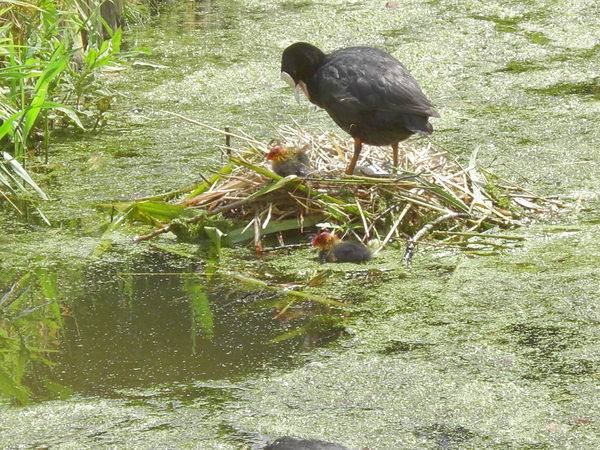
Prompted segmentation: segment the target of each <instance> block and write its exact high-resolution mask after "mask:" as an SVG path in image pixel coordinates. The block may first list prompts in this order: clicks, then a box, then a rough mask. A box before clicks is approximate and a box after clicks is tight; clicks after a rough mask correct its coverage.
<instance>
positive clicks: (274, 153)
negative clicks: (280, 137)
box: [267, 145, 283, 161]
mask: <svg viewBox="0 0 600 450" xmlns="http://www.w3.org/2000/svg"><path fill="white" fill-rule="evenodd" d="M282 153H283V148H282V147H281V145H276V146H275V147H273V148H272V149H271V150H270V151H269V153H267V159H268V160H269V161H271V160H273V159H275V160H276V159H277V158H278V157H280V156H282Z"/></svg>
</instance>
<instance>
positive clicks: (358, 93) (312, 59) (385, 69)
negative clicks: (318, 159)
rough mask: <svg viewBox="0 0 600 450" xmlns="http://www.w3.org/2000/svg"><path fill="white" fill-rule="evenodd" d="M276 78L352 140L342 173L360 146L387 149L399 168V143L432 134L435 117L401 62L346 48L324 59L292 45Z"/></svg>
mask: <svg viewBox="0 0 600 450" xmlns="http://www.w3.org/2000/svg"><path fill="white" fill-rule="evenodd" d="M281 78H282V79H283V80H284V81H286V82H287V83H288V84H289V85H290V87H293V88H294V95H295V96H296V100H298V89H302V90H303V91H304V93H305V94H306V96H307V97H308V99H309V100H310V101H311V102H312V103H314V104H315V105H317V106H320V107H321V108H324V109H325V110H326V111H327V112H328V113H329V115H330V116H331V118H332V119H333V120H334V121H335V123H337V124H338V125H339V126H340V127H341V128H342V129H343V130H344V131H346V132H347V133H348V134H350V136H352V137H353V138H354V155H353V156H352V160H351V161H350V164H349V165H348V168H347V169H346V173H347V174H352V173H353V172H354V167H355V166H356V161H357V160H358V156H359V155H360V151H361V148H362V144H363V143H365V144H370V145H391V146H392V149H393V150H394V166H397V165H398V143H399V142H400V141H403V140H405V139H407V138H408V137H409V136H410V135H411V134H413V133H420V134H426V135H428V134H431V133H432V132H433V127H432V126H431V124H430V123H429V118H430V117H439V114H438V113H437V112H436V110H435V109H433V106H432V105H431V102H430V101H429V100H428V99H427V97H425V94H423V91H421V88H420V87H419V84H418V83H417V81H416V80H415V79H414V78H413V76H412V75H411V74H410V72H409V71H408V69H407V68H406V67H404V66H403V65H402V63H401V62H400V61H398V60H397V59H395V58H394V57H392V56H390V55H388V54H387V53H385V52H384V51H381V50H378V49H376V48H371V47H350V48H345V49H343V50H338V51H336V52H333V53H331V54H330V55H326V54H325V53H323V52H322V51H321V50H319V49H318V48H317V47H315V46H314V45H311V44H307V43H305V42H297V43H295V44H292V45H290V46H289V47H288V48H286V49H285V50H284V51H283V56H282V58H281Z"/></svg>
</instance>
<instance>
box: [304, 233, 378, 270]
mask: <svg viewBox="0 0 600 450" xmlns="http://www.w3.org/2000/svg"><path fill="white" fill-rule="evenodd" d="M312 244H313V245H314V246H316V247H317V248H318V249H319V260H320V261H321V262H353V263H361V262H366V261H370V260H371V257H372V254H371V250H369V249H368V248H367V247H365V246H364V245H362V244H359V243H357V242H342V241H341V240H340V238H338V237H337V236H335V235H334V234H330V233H327V232H325V231H324V232H322V233H321V234H319V235H317V237H315V238H314V239H313V241H312Z"/></svg>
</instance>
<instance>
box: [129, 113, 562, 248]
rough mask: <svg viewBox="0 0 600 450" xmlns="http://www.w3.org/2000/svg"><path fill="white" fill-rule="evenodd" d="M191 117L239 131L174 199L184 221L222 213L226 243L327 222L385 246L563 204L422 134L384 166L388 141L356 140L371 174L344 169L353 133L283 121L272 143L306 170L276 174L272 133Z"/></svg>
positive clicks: (513, 221)
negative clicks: (234, 144) (303, 158)
mask: <svg viewBox="0 0 600 450" xmlns="http://www.w3.org/2000/svg"><path fill="white" fill-rule="evenodd" d="M177 116H178V115H177ZM178 117H181V118H183V119H185V120H188V121H190V122H193V121H191V120H190V119H186V118H184V117H182V116H178ZM193 123H197V122H193ZM197 124H198V125H201V126H204V127H207V128H210V129H212V130H215V131H218V132H220V133H223V134H224V135H225V136H227V137H228V138H229V137H234V138H238V139H241V140H243V141H244V142H245V146H244V147H243V148H241V149H234V148H231V147H230V146H227V147H224V148H223V149H222V151H223V153H224V154H225V155H226V156H227V158H228V159H229V164H227V165H225V166H224V167H223V168H221V170H212V171H211V172H212V174H211V175H210V177H208V176H203V179H204V183H202V184H201V185H199V186H197V187H195V188H194V189H193V190H192V192H191V193H189V194H188V195H187V196H186V197H185V198H183V199H179V200H177V201H175V202H173V203H172V205H174V206H177V207H182V208H184V209H185V210H186V213H188V214H191V215H192V216H193V217H191V218H190V217H188V218H186V219H185V220H184V222H185V223H189V224H191V223H195V222H198V221H200V220H203V221H204V220H206V218H207V217H215V216H221V217H225V218H227V219H228V220H229V221H230V222H231V223H232V224H233V228H234V229H233V230H228V231H226V232H223V233H220V235H222V236H226V237H227V238H228V239H225V240H223V242H224V243H226V244H231V243H235V242H240V241H243V240H247V239H251V240H253V242H254V244H255V247H256V248H258V249H260V248H262V247H261V237H262V236H264V235H268V234H276V235H278V236H279V237H280V238H281V236H282V234H281V233H282V232H283V231H289V230H294V231H300V232H303V231H305V230H306V229H307V228H328V229H334V230H340V231H341V232H342V233H352V234H354V235H355V236H356V238H358V239H359V240H361V241H363V242H365V241H367V240H369V239H373V238H374V239H377V240H379V242H380V243H381V247H383V246H385V245H386V244H387V243H388V242H389V241H390V240H393V239H396V240H397V239H401V240H408V241H409V242H413V243H415V242H417V241H418V240H419V239H420V238H421V237H422V236H423V235H424V234H425V233H426V232H430V231H431V230H432V229H433V228H434V227H438V226H439V227H440V228H443V234H444V236H443V237H444V238H446V239H450V240H454V241H457V239H456V238H457V237H458V241H460V240H464V238H465V237H467V238H468V237H469V236H475V235H481V234H482V233H485V232H487V233H489V232H490V230H491V229H493V228H498V227H510V226H514V225H518V223H519V220H520V219H521V218H523V217H524V216H527V215H528V214H551V213H553V212H555V211H556V210H558V209H560V208H563V207H565V206H566V205H564V204H562V203H561V202H560V201H558V200H556V199H553V198H542V197H539V196H537V195H535V194H533V193H531V192H529V191H528V190H526V189H524V188H521V187H519V186H516V185H515V184H513V183H510V182H508V181H506V180H502V179H500V178H498V177H496V176H494V175H493V174H491V173H490V172H488V171H486V170H484V169H482V168H481V167H479V166H478V164H477V163H476V154H475V153H474V154H473V155H472V157H471V160H470V161H469V164H468V166H467V167H463V166H462V165H460V164H459V163H458V162H457V158H455V157H453V156H452V155H451V154H450V153H449V152H448V151H446V150H439V149H437V148H436V147H435V146H434V145H433V144H432V143H431V142H430V141H428V140H427V139H424V138H421V139H413V140H410V141H407V142H406V143H404V144H401V145H400V146H399V167H398V169H397V170H392V169H393V168H391V167H389V161H390V159H391V158H390V155H391V151H390V149H389V148H388V147H374V146H363V150H362V152H361V157H360V160H359V161H358V166H359V167H365V168H366V170H365V171H366V172H367V173H368V174H369V176H366V175H365V176H362V175H361V176H357V175H354V176H346V175H344V171H345V169H346V166H347V163H348V160H347V159H348V158H349V157H350V156H351V155H352V153H353V145H352V141H351V140H349V139H343V138H341V137H339V136H337V135H334V134H330V133H328V134H319V135H315V134H312V133H309V132H306V131H304V130H302V129H301V128H300V127H298V126H294V127H292V126H282V127H280V128H278V129H277V130H276V131H277V133H278V135H279V139H278V140H277V141H278V143H280V145H282V146H287V147H297V148H302V149H304V150H305V151H306V153H307V155H308V157H309V159H310V162H311V168H312V169H313V173H312V174H311V176H309V177H307V178H305V179H300V178H298V177H296V176H293V175H292V176H288V177H285V178H281V177H279V176H278V175H276V174H274V173H272V172H271V170H270V165H269V163H268V162H267V161H266V159H265V155H266V153H267V152H268V150H269V149H270V148H271V146H272V142H271V143H263V142H260V141H257V140H254V139H252V138H249V137H247V136H239V135H234V134H232V133H229V132H228V131H221V130H217V129H215V128H212V127H209V126H207V125H203V124H200V123H197ZM189 190H190V189H188V191H189ZM190 211H192V212H191V213H190ZM442 222H444V225H443V227H441V226H440V224H441V223H442ZM163 225H164V224H163ZM180 226H181V223H179V224H178V227H180ZM165 231H173V227H172V226H162V227H161V228H159V229H158V230H156V231H155V232H153V233H151V234H149V235H148V236H144V237H141V238H138V240H143V239H148V238H150V237H153V236H156V235H157V234H160V233H162V232H165Z"/></svg>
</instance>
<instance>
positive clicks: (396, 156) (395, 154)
mask: <svg viewBox="0 0 600 450" xmlns="http://www.w3.org/2000/svg"><path fill="white" fill-rule="evenodd" d="M392 150H394V167H398V143H397V142H394V143H393V144H392Z"/></svg>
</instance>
